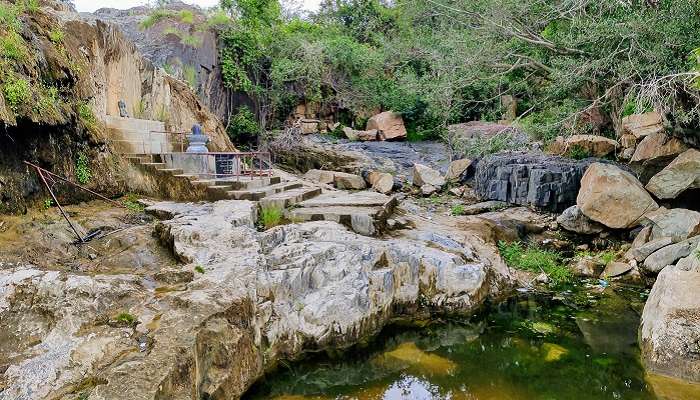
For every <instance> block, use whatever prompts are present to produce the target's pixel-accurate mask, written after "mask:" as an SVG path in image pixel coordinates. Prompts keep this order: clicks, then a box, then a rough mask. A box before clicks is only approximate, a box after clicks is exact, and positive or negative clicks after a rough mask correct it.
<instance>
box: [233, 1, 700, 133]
mask: <svg viewBox="0 0 700 400" xmlns="http://www.w3.org/2000/svg"><path fill="white" fill-rule="evenodd" d="M222 7H223V8H224V10H226V11H227V12H228V14H229V16H230V17H231V18H232V21H233V23H231V24H228V25H224V26H223V27H222V29H223V32H222V38H223V43H224V47H223V49H222V54H221V56H222V66H223V73H224V79H225V82H226V85H227V86H228V87H229V88H231V89H233V90H237V91H243V92H245V93H247V94H248V95H249V96H250V97H251V98H252V100H253V103H254V109H253V110H252V111H253V112H255V114H256V116H257V117H258V120H259V122H260V124H261V125H262V126H264V127H267V128H270V127H275V126H279V125H280V124H281V122H282V121H283V120H284V118H285V117H286V116H287V115H288V114H289V112H290V111H291V110H292V108H293V107H294V106H295V105H296V104H298V103H299V102H300V101H305V102H307V103H313V104H316V105H318V106H319V107H320V109H321V111H322V112H334V113H336V115H340V116H341V118H342V119H343V121H342V122H344V123H345V124H348V125H351V124H353V123H354V124H355V125H357V126H363V124H364V122H365V120H366V118H367V117H368V116H369V115H370V114H371V113H372V112H374V111H375V110H377V109H391V110H395V111H399V112H401V113H402V114H403V116H404V120H405V121H406V123H407V126H408V129H409V131H410V132H411V133H412V134H413V136H414V137H430V136H435V135H439V134H441V133H443V132H444V131H445V128H446V126H447V125H448V124H450V123H455V122H460V121H468V120H474V119H482V120H493V121H496V120H499V119H500V118H501V115H502V114H503V113H504V111H505V110H504V109H503V107H502V106H501V102H500V97H501V96H502V95H511V96H514V97H515V98H517V99H518V100H519V101H518V108H517V115H518V117H519V123H520V124H521V126H522V127H523V128H525V129H526V130H528V131H529V132H530V133H532V134H534V135H535V137H536V138H541V139H545V140H546V139H550V138H552V137H553V136H554V135H556V134H558V133H560V132H562V131H575V132H576V133H602V134H612V133H613V132H614V131H619V123H618V121H619V120H620V117H622V116H624V115H628V114H631V113H633V112H635V111H644V110H647V109H651V108H653V109H656V110H658V111H661V112H663V113H665V114H666V115H667V117H668V118H669V119H670V120H672V121H673V122H674V123H676V124H678V125H681V126H691V125H692V124H693V123H696V122H697V121H700V113H699V112H698V107H697V105H698V101H697V100H698V90H697V86H695V85H693V81H694V80H696V79H697V73H696V72H693V71H694V68H695V67H696V55H697V53H694V52H693V49H695V48H697V47H698V46H700V4H699V3H698V2H695V1H685V0H668V1H646V0H645V1H642V0H633V1H628V2H620V1H616V0H603V1H592V0H584V1H568V0H565V1H557V2H541V1H536V0H526V1H522V0H478V1H471V0H469V1H466V0H430V1H423V0H420V1H419V0H399V1H396V2H392V3H391V5H389V4H386V3H383V2H380V1H379V0H328V1H325V2H324V3H323V4H322V6H321V9H320V11H319V12H318V13H316V14H314V15H311V16H310V17H308V18H299V17H297V16H291V17H290V16H289V15H286V14H285V13H284V12H283V10H282V9H281V7H280V4H279V2H278V1H277V0H245V1H243V0H225V1H223V2H222Z"/></svg>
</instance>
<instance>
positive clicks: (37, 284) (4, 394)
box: [0, 201, 513, 399]
mask: <svg viewBox="0 0 700 400" xmlns="http://www.w3.org/2000/svg"><path fill="white" fill-rule="evenodd" d="M94 207H95V206H88V207H82V208H77V207H76V208H74V210H75V211H74V212H75V213H76V214H78V215H80V216H81V218H80V220H81V221H85V227H86V228H89V227H90V225H91V224H94V223H96V221H100V222H101V223H102V224H106V225H103V226H102V228H103V229H104V230H105V231H108V232H112V233H113V235H109V236H107V237H105V238H104V239H103V240H99V241H97V242H93V243H90V245H89V246H87V248H82V249H81V250H80V251H82V252H84V253H88V254H84V253H83V254H80V252H78V253H72V254H65V253H62V252H61V251H60V250H59V248H57V247H51V243H50V242H49V240H51V239H48V238H49V237H51V236H53V235H48V236H46V234H47V233H49V232H52V231H53V232H56V233H59V234H60V235H62V236H63V238H57V239H58V240H59V241H61V240H60V239H64V240H65V236H66V235H67V232H65V231H64V230H63V229H61V228H60V225H61V222H60V220H57V219H52V220H51V221H50V222H43V223H42V222H40V225H39V227H38V228H37V227H36V226H32V225H34V224H35V223H31V222H27V221H26V220H25V221H17V222H16V223H13V224H12V225H11V226H12V229H16V230H17V231H22V230H25V229H29V230H30V231H31V232H34V233H33V234H32V235H36V236H34V237H33V238H36V244H37V245H38V246H41V245H42V244H44V245H45V246H46V247H45V249H46V251H47V253H46V254H45V255H44V257H42V258H40V259H39V260H37V261H39V263H38V264H39V265H31V264H26V263H24V262H21V261H18V262H17V263H12V264H9V265H8V264H4V265H3V268H2V272H1V276H2V278H0V282H2V284H1V286H0V287H1V290H0V293H1V294H2V301H1V302H0V304H1V305H2V308H1V309H0V315H1V317H2V320H3V326H4V327H5V328H4V329H3V335H6V336H5V339H4V340H3V349H4V350H3V352H2V354H3V359H2V360H0V365H3V366H4V367H3V369H4V370H5V371H4V375H3V380H2V384H1V385H0V387H2V388H3V390H2V391H1V392H0V398H3V399H34V398H45V397H48V396H49V394H51V396H57V395H58V396H59V397H65V396H68V398H70V396H71V394H72V395H75V396H77V395H79V394H81V393H85V394H89V396H87V397H81V398H89V399H113V398H131V399H147V398H148V399H150V398H172V399H177V398H183V399H184V398H191V397H192V396H194V397H196V398H201V397H208V398H221V399H224V398H235V397H238V396H240V395H241V394H242V393H243V392H244V391H245V390H246V388H247V387H249V386H250V385H251V384H252V383H253V382H254V381H255V380H256V379H257V378H258V377H260V376H261V374H262V373H263V372H264V371H265V370H267V369H269V368H270V367H272V366H274V365H275V363H276V362H277V361H279V360H282V359H293V358H295V357H298V356H299V355H300V354H301V353H302V352H305V351H313V350H319V349H324V348H339V347H344V346H348V345H351V344H353V343H355V342H357V341H358V340H361V339H363V338H365V337H367V336H369V335H373V334H374V333H376V332H377V331H378V330H380V329H381V328H382V326H384V325H385V324H386V323H388V322H389V321H391V320H393V319H395V318H401V317H408V316H410V318H415V317H416V316H417V315H419V314H421V313H427V314H426V315H429V313H430V312H456V313H469V312H471V311H473V310H475V309H476V308H477V307H479V306H480V305H481V304H482V303H483V302H484V301H486V300H487V299H497V298H499V297H501V296H503V295H505V294H506V293H507V290H508V289H509V288H510V287H511V286H512V285H513V278H512V277H511V275H510V273H509V272H508V269H507V268H506V267H505V265H503V264H502V262H501V261H500V260H499V258H498V257H497V256H495V254H496V249H495V243H494V242H493V241H490V240H489V241H487V242H485V241H484V240H483V238H482V234H481V232H479V231H475V230H470V229H464V227H465V226H466V225H461V226H459V227H457V226H447V225H443V224H439V225H438V224H433V223H429V222H424V221H420V220H416V221H415V225H416V226H417V227H418V228H417V229H415V230H408V231H405V232H398V233H397V235H394V236H393V237H391V238H387V239H382V240H380V239H372V238H368V237H364V236H360V235H357V234H355V233H351V232H349V231H347V230H346V228H344V227H342V226H340V225H338V224H335V223H331V222H311V223H304V224H292V225H285V226H280V227H278V228H273V229H271V230H268V231H265V232H259V231H258V230H257V229H256V228H255V224H256V221H257V218H256V213H257V209H256V207H255V205H254V203H252V202H248V201H220V202H216V203H209V204H206V203H202V204H186V203H182V204H178V203H158V204H155V205H153V206H151V207H149V208H148V209H147V212H148V213H149V214H153V215H155V216H156V217H157V218H159V219H160V221H157V222H136V223H134V221H131V222H126V223H125V222H124V218H126V217H128V215H124V212H121V213H116V214H115V211H114V210H113V209H111V210H110V209H107V210H105V209H100V208H99V207H98V208H94ZM88 215H89V217H88ZM127 221H128V219H127ZM13 222H15V221H13ZM473 222H476V221H473ZM476 225H477V224H475V223H474V226H476ZM125 228H126V229H125ZM57 230H58V231H57ZM37 231H38V232H37ZM149 231H152V232H153V233H154V236H153V237H151V236H150V235H149ZM158 242H160V244H161V245H162V246H165V248H168V249H170V250H171V251H172V257H171V258H168V257H167V256H166V255H163V254H162V252H161V251H159V246H160V245H158ZM21 243H22V242H21V239H20V238H19V237H14V238H12V237H11V236H7V235H6V236H5V237H4V239H3V241H2V247H3V248H4V249H9V248H14V251H13V252H18V250H19V249H22V248H27V246H22V245H21ZM52 249H53V250H52ZM68 252H69V253H71V252H74V250H73V249H69V250H68ZM92 252H94V253H92ZM8 254H9V253H8ZM18 255H19V254H18ZM115 255H118V256H119V262H118V263H117V265H121V266H123V267H120V268H115V267H114V265H115V264H113V263H112V262H110V261H109V260H110V259H112V258H113V257H114V256H115ZM54 257H55V259H61V260H63V263H66V261H67V259H69V258H74V260H75V261H74V262H73V263H70V264H72V265H68V266H66V267H64V268H61V267H59V265H57V264H54V263H53V262H52V261H51V260H53V259H54ZM19 258H25V256H21V255H20V257H19ZM173 258H174V259H173ZM25 259H26V258H25ZM47 261H48V262H47ZM129 265H132V267H129ZM57 267H58V268H57Z"/></svg>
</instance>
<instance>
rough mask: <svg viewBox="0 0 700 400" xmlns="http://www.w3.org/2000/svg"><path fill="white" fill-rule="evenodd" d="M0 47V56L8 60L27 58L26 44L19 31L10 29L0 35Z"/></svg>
mask: <svg viewBox="0 0 700 400" xmlns="http://www.w3.org/2000/svg"><path fill="white" fill-rule="evenodd" d="M0 49H2V56H3V57H4V58H6V59H9V60H15V61H22V60H25V59H27V57H28V50H27V45H26V43H25V42H24V39H22V36H20V34H19V33H17V32H14V31H10V32H8V33H7V34H5V35H4V36H2V37H0Z"/></svg>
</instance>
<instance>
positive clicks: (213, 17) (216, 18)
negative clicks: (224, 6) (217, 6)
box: [207, 10, 231, 27]
mask: <svg viewBox="0 0 700 400" xmlns="http://www.w3.org/2000/svg"><path fill="white" fill-rule="evenodd" d="M230 22H231V18H230V17H229V16H228V14H226V12H224V11H223V10H216V11H215V12H213V13H212V14H210V15H209V18H207V26H209V27H217V26H223V25H227V24H228V23H230Z"/></svg>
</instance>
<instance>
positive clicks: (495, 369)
mask: <svg viewBox="0 0 700 400" xmlns="http://www.w3.org/2000/svg"><path fill="white" fill-rule="evenodd" d="M643 298H644V293H640V292H638V291H635V290H631V289H624V288H616V289H613V288H608V289H606V291H605V292H604V293H593V294H591V292H589V291H584V290H581V289H580V288H578V289H575V290H571V291H567V292H563V293H560V294H558V295H556V296H554V297H552V296H534V295H530V296H523V297H519V298H515V299H512V300H511V301H508V302H506V303H504V304H501V305H499V306H498V307H495V308H494V309H493V310H492V311H490V312H489V313H487V314H486V315H484V316H482V317H480V318H479V319H478V321H452V322H449V323H441V324H433V325H429V326H427V327H424V328H415V329H405V328H394V329H392V330H386V331H385V332H384V333H383V334H382V335H381V336H380V337H379V338H378V339H377V341H376V342H375V343H374V344H373V345H372V346H371V347H369V348H365V349H356V350H355V351H353V352H351V353H352V354H351V355H349V356H348V357H347V358H344V359H340V360H329V359H319V358H316V359H312V360H308V361H306V362H303V363H299V364H294V365H292V366H291V367H289V368H288V369H285V370H282V371H278V372H277V373H276V374H275V375H274V376H270V377H268V379H267V380H266V381H264V382H262V383H260V384H258V385H257V386H256V387H255V388H254V389H253V390H252V391H251V393H250V394H249V395H248V398H251V399H280V400H302V399H304V400H305V399H312V400H322V399H339V400H346V399H348V400H349V399H357V400H365V399H384V400H398V399H445V400H462V399H463V400H510V399H512V400H521V399H522V400H540V399H541V400H551V399H581V400H586V399H634V400H646V399H660V398H671V399H673V398H674V397H672V396H673V393H681V396H682V395H685V394H687V393H691V394H693V393H694V392H692V391H687V390H692V389H693V387H692V385H691V389H688V386H687V385H686V386H685V387H684V389H682V390H686V392H683V391H681V392H678V390H680V389H677V388H676V389H673V388H671V386H672V385H670V384H669V383H668V382H665V381H664V380H663V379H658V378H657V379H656V380H655V381H654V382H655V383H654V385H653V386H652V385H649V384H647V382H646V381H645V374H644V370H643V368H642V367H641V365H640V363H639V354H638V349H637V345H636V337H637V336H636V333H637V327H638V324H639V311H640V305H641V304H643V303H642V302H643ZM640 299H641V300H640ZM657 386H658V387H657ZM669 388H670V389H669ZM663 390H667V391H670V392H668V393H666V392H663ZM654 391H656V392H657V393H663V395H657V394H655V393H654ZM678 398H679V399H680V398H684V397H678ZM690 398H693V397H690Z"/></svg>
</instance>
